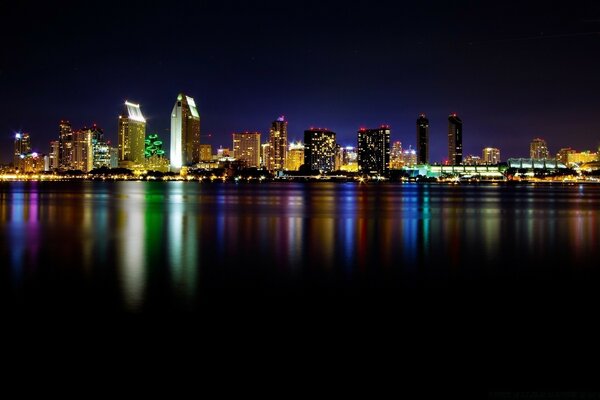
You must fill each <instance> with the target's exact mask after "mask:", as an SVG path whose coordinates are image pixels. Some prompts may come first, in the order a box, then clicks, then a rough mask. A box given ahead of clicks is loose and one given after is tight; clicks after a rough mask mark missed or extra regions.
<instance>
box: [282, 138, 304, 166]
mask: <svg viewBox="0 0 600 400" xmlns="http://www.w3.org/2000/svg"><path fill="white" fill-rule="evenodd" d="M302 164H304V144H303V143H302V142H293V143H290V146H289V148H288V153H287V161H286V166H285V168H286V169H287V170H288V171H298V170H299V169H300V167H301V166H302Z"/></svg>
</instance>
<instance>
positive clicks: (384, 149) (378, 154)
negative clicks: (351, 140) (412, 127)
mask: <svg viewBox="0 0 600 400" xmlns="http://www.w3.org/2000/svg"><path fill="white" fill-rule="evenodd" d="M389 168H390V127H389V125H381V126H380V127H379V128H376V129H366V128H361V129H360V130H359V131H358V172H360V173H361V174H369V175H375V174H377V175H387V173H388V170H389Z"/></svg>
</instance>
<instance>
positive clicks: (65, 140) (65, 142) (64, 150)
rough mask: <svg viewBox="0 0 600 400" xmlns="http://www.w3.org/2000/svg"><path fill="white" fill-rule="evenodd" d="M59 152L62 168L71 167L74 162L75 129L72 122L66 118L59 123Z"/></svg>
mask: <svg viewBox="0 0 600 400" xmlns="http://www.w3.org/2000/svg"><path fill="white" fill-rule="evenodd" d="M59 129H60V132H59V135H58V143H59V148H60V149H59V154H58V166H59V168H62V169H71V168H72V163H73V129H71V123H70V122H69V121H66V120H61V121H60V123H59Z"/></svg>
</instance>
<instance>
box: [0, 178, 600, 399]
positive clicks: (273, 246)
mask: <svg viewBox="0 0 600 400" xmlns="http://www.w3.org/2000/svg"><path fill="white" fill-rule="evenodd" d="M599 206H600V187H598V186H579V185H571V186H561V185H552V186H540V185H536V186H528V185H523V186H518V185H517V186H510V185H491V184H490V185H486V184H481V185H459V186H446V185H437V184H431V185H418V184H381V185H361V184H354V183H347V184H342V183H334V184H329V183H315V184H313V183H267V184H198V183H187V182H169V183H163V182H110V183H109V182H37V183H15V182H12V183H6V182H4V183H0V259H1V260H2V267H1V269H0V270H1V275H0V284H1V285H2V286H1V288H0V289H1V293H2V303H1V307H2V309H1V311H2V313H1V314H0V316H1V317H0V318H2V322H3V325H2V326H3V333H4V334H6V333H11V334H12V339H10V340H4V341H3V342H2V343H3V344H6V345H8V348H9V350H11V351H12V352H14V358H13V360H15V361H14V362H21V363H23V365H22V367H23V368H22V369H16V370H15V371H19V373H22V372H20V371H30V370H31V368H32V367H35V368H36V370H39V371H52V370H55V367H54V366H52V365H49V366H47V367H40V365H39V363H38V362H39V360H40V357H39V354H45V357H44V358H43V359H45V360H59V359H60V360H62V359H64V357H65V351H66V350H67V349H69V350H70V352H71V354H75V356H76V357H80V360H79V361H78V362H76V363H72V365H74V366H77V365H88V366H93V365H107V364H110V365H113V366H114V367H118V368H122V369H123V371H122V372H123V373H124V374H125V376H129V374H130V373H131V372H132V371H133V368H131V366H132V364H131V363H135V365H136V366H137V367H139V368H141V370H152V371H164V369H162V367H164V366H165V365H168V366H169V370H171V371H175V370H173V368H174V367H177V366H180V367H182V368H183V369H184V370H185V371H183V372H188V373H189V372H190V371H192V370H190V369H189V368H188V366H189V365H190V360H193V361H194V363H195V364H194V365H200V364H198V363H202V362H203V361H202V360H204V362H205V363H208V364H210V365H211V366H212V367H213V371H214V372H215V373H216V375H217V376H218V377H220V378H223V377H224V378H225V380H226V381H231V379H233V378H232V376H233V375H231V372H229V373H228V374H225V375H223V373H222V371H231V368H232V365H234V364H235V365H236V366H238V365H239V363H240V362H246V363H247V364H246V365H245V366H244V367H243V368H241V369H240V371H241V372H243V374H242V375H245V376H246V375H247V374H248V373H249V372H252V371H254V372H255V373H256V379H258V381H261V379H264V374H263V373H261V372H260V371H262V370H261V369H260V368H258V366H259V365H265V363H266V364H268V365H270V366H271V367H272V370H271V371H272V372H274V373H279V374H282V375H284V376H286V377H287V379H289V378H290V377H291V376H295V377H298V379H299V380H298V381H296V382H294V383H293V384H292V385H291V386H289V387H301V386H303V385H305V384H306V383H307V382H310V381H311V379H312V377H313V375H311V373H312V374H314V373H315V371H321V373H322V376H331V374H332V373H333V372H334V371H345V372H344V374H346V376H350V375H348V374H354V375H353V376H355V378H353V379H352V381H356V382H360V381H361V379H362V380H364V376H365V373H369V372H371V373H372V374H373V376H374V380H373V382H378V383H377V386H378V387H379V386H380V385H381V383H382V376H386V375H385V374H389V379H388V380H386V381H385V382H387V384H386V387H388V388H390V389H392V390H397V389H398V388H399V386H398V385H399V382H401V378H402V377H403V376H405V375H402V373H400V372H399V371H397V369H396V367H397V366H399V365H401V364H406V365H407V366H408V367H409V368H410V369H411V371H413V375H412V376H414V378H416V379H417V381H418V382H421V381H424V385H425V386H423V387H429V388H434V389H435V390H440V391H442V392H448V391H450V389H448V388H447V387H445V386H440V384H439V382H440V379H442V380H443V379H446V380H449V381H452V382H459V383H460V384H461V385H462V387H461V389H468V388H471V387H477V386H479V387H483V388H485V389H486V390H489V389H493V390H498V389H511V390H513V389H515V386H512V384H513V383H514V382H516V380H515V378H514V376H517V375H518V376H520V377H521V380H520V381H519V382H526V383H527V382H529V383H530V382H531V379H532V376H535V377H537V378H540V382H543V383H544V384H545V385H542V386H538V388H539V387H543V388H547V387H548V386H547V385H548V382H552V383H555V382H559V381H560V379H561V378H564V376H566V375H570V376H571V377H575V378H577V379H579V378H580V377H581V376H585V374H586V373H588V374H589V373H590V372H592V371H594V370H593V369H589V368H588V367H585V366H586V365H588V364H587V363H586V362H585V359H586V358H590V357H593V355H592V354H594V353H592V350H593V349H594V348H595V344H596V343H597V338H598V335H599V334H600V333H599V332H598V328H597V327H596V326H597V314H598V311H597V310H598V304H600V296H599V293H600V290H599V289H598V288H599V283H600V278H599V274H598V265H599V263H598V259H599V256H600V246H598V244H599V239H600V237H599V233H600V215H599V213H600V211H599V210H600V207H599ZM132 321H134V322H132ZM135 321H138V322H139V321H141V322H140V323H137V322H135ZM207 332H208V333H207ZM26 349H29V352H28V355H27V356H26V357H24V356H23V354H25V353H24V351H25V350H26ZM31 349H32V350H31ZM132 349H136V351H137V352H136V353H132ZM192 349H193V350H192ZM307 349H308V350H307ZM91 351H95V353H91V354H90V352H91ZM194 351H195V352H194ZM211 351H212V354H213V356H214V357H212V358H211V361H207V354H208V353H209V352H211ZM161 352H162V355H164V356H165V357H164V358H165V359H167V360H168V361H164V362H162V361H161V364H156V360H157V357H159V355H161ZM48 353H50V354H48ZM240 354H242V355H243V356H242V357H240ZM267 354H270V357H272V358H270V359H267V361H266V360H265V357H267V356H266V355H267ZM174 356H178V357H176V358H174V359H173V357H174ZM103 357H104V358H105V363H104V364H102V363H100V364H98V363H97V362H96V361H95V360H97V359H101V358H103ZM324 359H328V360H329V361H328V362H325V363H324V362H322V360H324ZM31 360H36V363H33V364H32V361H31ZM115 360H123V361H122V362H121V361H119V363H117V364H119V365H115ZM233 360H235V362H234V361H233ZM257 360H259V361H260V362H259V361H257ZM298 360H303V362H302V363H300V362H298ZM359 360H360V361H359ZM215 365H220V366H221V367H220V368H217V369H214V366H215ZM305 365H309V366H310V367H304V366H305ZM161 366H162V367H161ZM300 366H302V367H301V368H300ZM383 366H385V368H383ZM184 367H185V368H184ZM307 368H308V369H307ZM84 370H85V369H84ZM292 370H295V371H296V372H297V374H291V375H290V371H292ZM86 371H87V370H86ZM177 371H178V370H177ZM220 371H221V372H220ZM286 371H287V372H286ZM375 371H377V372H375ZM161 374H162V372H161ZM173 374H174V375H175V376H177V380H178V381H179V380H180V377H181V374H180V372H179V371H178V372H173ZM307 374H308V375H307ZM92 376H104V375H92ZM194 376H195V378H193V379H192V380H191V381H190V382H196V380H194V379H197V376H198V375H197V374H196V375H194ZM449 377H451V379H450V378H449ZM414 378H411V379H409V380H413V381H414ZM61 379H62V378H61ZM596 381H597V380H596ZM385 382H384V383H385ZM328 383H329V384H331V385H332V386H333V387H335V390H336V391H337V390H339V389H340V387H344V388H346V389H347V390H349V391H352V390H351V389H352V387H353V386H352V385H350V384H349V383H348V382H346V383H344V384H343V386H339V385H338V384H337V383H336V381H333V380H328ZM269 384H270V383H269ZM318 386H320V385H318ZM145 387H147V388H151V385H150V386H145ZM419 387H420V386H419ZM523 388H527V389H528V390H529V389H532V387H531V386H518V390H523ZM577 388H578V386H569V387H562V388H561V389H563V390H564V389H567V390H573V389H577ZM483 395H484V397H483V398H485V396H486V394H485V393H484V394H483Z"/></svg>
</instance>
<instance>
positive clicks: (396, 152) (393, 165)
mask: <svg viewBox="0 0 600 400" xmlns="http://www.w3.org/2000/svg"><path fill="white" fill-rule="evenodd" d="M403 165H404V157H403V156H402V142H400V141H399V140H396V141H395V142H394V143H392V148H391V150H390V169H401V168H402V166H403Z"/></svg>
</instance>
